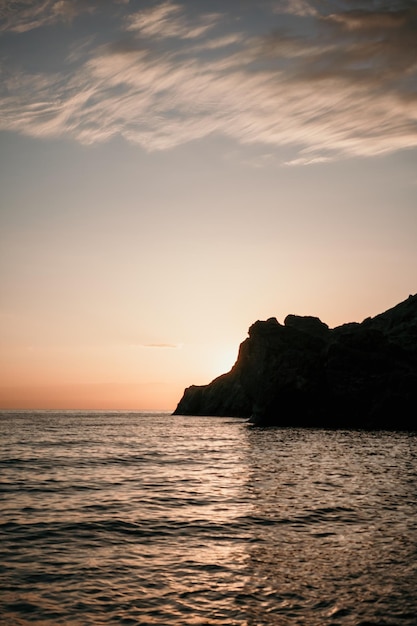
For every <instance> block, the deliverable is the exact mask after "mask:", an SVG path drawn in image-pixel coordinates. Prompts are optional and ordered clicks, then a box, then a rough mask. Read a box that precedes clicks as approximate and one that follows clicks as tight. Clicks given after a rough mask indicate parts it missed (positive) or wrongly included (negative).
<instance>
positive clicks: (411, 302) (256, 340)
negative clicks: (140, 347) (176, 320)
mask: <svg viewBox="0 0 417 626" xmlns="http://www.w3.org/2000/svg"><path fill="white" fill-rule="evenodd" d="M174 414H176V415H213V416H240V417H248V418H250V420H251V422H253V423H254V424H255V425H259V426H315V427H326V428H368V429H369V428H378V429H380V428H383V429H401V430H417V294H416V295H413V296H409V298H408V299H407V300H405V301H404V302H401V303H400V304H398V305H397V306H395V307H393V308H392V309H389V310H388V311H386V312H385V313H381V314H380V315H377V316H376V317H373V318H367V319H365V320H364V321H363V322H362V323H356V322H354V323H350V324H344V325H342V326H338V327H336V328H333V329H330V328H329V327H328V326H327V325H326V324H324V323H323V322H322V321H321V320H320V319H318V318H317V317H310V316H298V315H288V316H287V317H286V318H285V320H284V324H283V325H282V324H280V323H279V322H278V321H277V320H276V318H270V319H268V320H266V321H257V322H255V323H254V324H252V326H251V327H250V328H249V337H248V338H247V339H246V340H245V341H243V343H241V345H240V348H239V354H238V358H237V361H236V363H235V365H234V366H233V367H232V369H231V370H230V372H228V373H227V374H223V375H222V376H219V377H218V378H216V379H215V380H213V381H212V382H211V383H209V384H208V385H201V386H196V385H193V386H191V387H188V388H187V389H186V390H185V392H184V395H183V397H182V399H181V400H180V402H179V404H178V406H177V408H176V410H175V412H174Z"/></svg>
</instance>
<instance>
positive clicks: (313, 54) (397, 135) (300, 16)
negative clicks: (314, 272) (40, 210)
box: [0, 0, 417, 165]
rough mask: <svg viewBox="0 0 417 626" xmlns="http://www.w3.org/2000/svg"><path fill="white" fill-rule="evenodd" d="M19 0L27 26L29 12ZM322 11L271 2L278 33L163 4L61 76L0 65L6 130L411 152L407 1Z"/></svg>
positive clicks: (312, 158) (415, 123) (416, 29)
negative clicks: (223, 138)
mask: <svg viewBox="0 0 417 626" xmlns="http://www.w3.org/2000/svg"><path fill="white" fill-rule="evenodd" d="M69 1H70V0H67V2H68V3H69ZM21 4H23V5H24V6H25V7H26V8H25V9H24V10H23V13H24V12H25V11H26V12H27V15H26V18H25V19H26V20H29V13H30V10H29V9H30V8H31V9H32V13H33V11H34V7H33V6H32V3H30V2H28V1H27V2H22V3H21ZM57 4H59V3H58V2H52V0H49V1H46V0H45V2H43V3H37V5H38V9H39V11H40V13H38V14H37V15H38V18H36V17H35V15H34V14H33V15H32V18H33V20H35V19H39V20H41V19H43V20H44V23H46V21H45V20H47V16H48V15H49V18H48V19H50V20H51V19H52V13H51V11H52V8H53V7H55V11H56V10H57V8H56V5H57ZM64 4H65V2H64ZM71 4H73V5H74V6H76V5H77V3H75V2H74V3H71ZM5 6H6V3H5V2H3V3H1V4H0V7H1V8H2V9H4V8H5ZM129 6H130V5H129ZM274 6H275V8H276V7H277V5H274ZM320 6H321V7H323V3H320ZM324 6H325V7H327V12H325V11H323V9H322V10H321V12H320V13H318V8H317V6H316V3H314V2H308V1H307V0H297V1H292V2H290V1H288V2H286V3H282V4H281V3H279V4H278V7H279V8H280V11H281V12H285V13H287V14H289V19H290V22H289V23H288V21H286V22H285V28H284V26H283V23H281V20H280V17H279V15H280V13H275V14H273V13H271V14H270V16H269V22H268V24H274V22H273V20H274V19H276V23H275V25H274V27H273V28H271V27H270V26H269V27H268V29H267V30H265V31H264V32H263V33H258V34H257V35H256V37H255V36H254V35H253V34H252V32H251V30H250V29H249V28H248V27H246V29H245V26H244V24H243V22H242V21H240V22H239V29H237V26H236V25H235V21H233V20H232V19H226V18H230V16H223V17H224V19H220V16H219V15H217V14H210V13H201V12H200V13H198V14H197V15H195V11H194V13H193V14H191V13H190V12H187V10H186V9H187V5H185V4H179V3H178V4H174V3H170V2H162V3H157V4H155V5H153V6H152V7H151V8H148V9H146V10H145V9H144V10H142V11H136V12H134V13H132V14H130V15H127V16H125V17H124V19H123V21H122V22H121V24H122V26H121V27H120V29H119V35H118V38H117V39H114V40H113V41H112V42H109V44H107V45H101V46H100V47H97V48H95V49H93V48H91V47H90V48H89V56H88V57H83V59H82V61H80V62H78V64H77V65H75V67H73V66H70V65H69V66H68V68H67V69H66V72H65V74H64V75H62V74H59V75H58V74H42V73H38V74H37V75H35V74H29V73H27V72H25V71H24V70H20V71H17V70H11V69H10V67H7V69H6V68H5V67H3V77H2V78H3V90H2V94H1V97H0V126H1V128H6V129H12V130H16V131H18V132H23V133H27V134H29V135H34V136H44V137H48V136H59V135H69V136H72V137H73V138H75V139H76V140H78V141H81V142H84V143H93V142H97V141H103V140H106V139H108V138H109V137H112V136H114V135H122V136H123V137H125V138H126V139H127V140H128V141H130V142H133V143H138V144H140V145H141V146H142V147H144V148H146V149H149V150H158V149H159V150H161V149H162V150H164V149H168V148H172V147H174V146H176V145H179V144H181V143H184V142H187V141H192V140H195V139H199V138H202V137H205V136H207V135H209V134H211V133H218V134H223V135H226V136H228V137H231V138H233V139H235V140H236V141H238V142H240V143H256V144H264V145H266V146H269V148H268V150H270V149H271V147H272V148H273V147H274V146H281V145H292V146H295V147H296V148H297V149H298V156H297V157H296V158H295V159H294V160H293V161H291V164H293V165H296V164H307V163H314V162H323V161H324V160H328V159H331V158H340V157H341V156H345V155H347V156H351V155H361V156H368V155H376V154H382V153H388V152H392V151H395V150H398V149H402V148H407V147H412V146H414V147H415V146H417V60H416V59H417V8H416V5H415V3H412V2H400V1H399V2H396V3H392V2H391V3H388V2H387V3H386V7H385V8H384V2H381V3H379V8H378V10H375V9H374V8H373V6H374V3H370V2H362V3H361V2H359V1H355V2H353V0H352V2H348V1H347V0H346V1H345V2H344V3H339V2H329V3H326V4H325V5H324ZM41 7H42V10H41ZM338 7H341V8H338ZM62 10H63V8H62ZM28 12H29V13H28ZM3 13H4V11H2V12H0V15H2V16H3ZM274 15H275V17H274ZM266 17H267V16H266ZM32 18H31V19H32ZM291 20H292V21H291ZM23 23H24V20H23V16H22V21H21V27H20V29H21V30H20V31H19V32H23V30H22V29H23V26H22V24H23ZM26 23H28V21H26ZM32 23H34V21H33V22H32ZM224 24H226V25H227V27H228V30H227V32H226V31H225V27H224ZM10 28H11V30H13V29H14V30H15V31H16V26H15V27H10Z"/></svg>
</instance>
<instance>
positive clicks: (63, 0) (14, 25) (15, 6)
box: [0, 0, 94, 33]
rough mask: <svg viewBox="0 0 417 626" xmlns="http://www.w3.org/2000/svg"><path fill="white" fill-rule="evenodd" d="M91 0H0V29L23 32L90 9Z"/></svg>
mask: <svg viewBox="0 0 417 626" xmlns="http://www.w3.org/2000/svg"><path fill="white" fill-rule="evenodd" d="M93 4H94V3H93V2H92V0H84V1H83V0H0V30H8V31H11V32H16V33H24V32H27V31H29V30H33V29H35V28H40V27H42V26H48V25H51V24H54V23H55V22H57V21H59V20H71V19H72V18H74V17H75V16H76V15H78V14H79V13H81V12H84V11H91V10H92V7H93Z"/></svg>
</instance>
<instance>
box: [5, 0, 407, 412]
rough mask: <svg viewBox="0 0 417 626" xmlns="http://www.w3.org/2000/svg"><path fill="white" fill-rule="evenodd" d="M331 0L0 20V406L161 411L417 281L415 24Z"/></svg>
mask: <svg viewBox="0 0 417 626" xmlns="http://www.w3.org/2000/svg"><path fill="white" fill-rule="evenodd" d="M336 4H337V3H329V5H328V6H327V5H326V7H325V6H324V5H320V6H319V4H318V3H316V2H313V0H311V1H309V0H297V1H295V0H288V1H286V2H277V3H271V4H268V3H263V4H262V6H260V5H256V6H255V3H252V4H251V3H238V2H235V1H234V0H233V1H231V2H230V3H227V4H226V3H224V2H218V1H216V0H214V1H213V0H212V1H211V2H205V1H204V0H202V1H201V2H199V3H195V2H192V3H191V2H169V1H167V2H159V1H157V0H156V1H154V2H144V3H140V7H139V5H138V4H134V3H121V2H116V1H114V2H108V3H104V4H103V3H100V2H98V1H97V0H86V2H85V3H76V2H71V0H69V1H68V2H66V3H62V2H58V0H51V2H48V3H44V4H42V7H41V8H39V6H38V5H36V3H34V2H30V1H28V2H27V3H26V4H25V8H24V9H23V8H22V5H21V4H20V3H8V4H7V6H5V8H3V14H2V20H1V21H0V38H2V47H1V49H2V56H1V60H2V63H1V64H0V68H1V72H2V84H3V85H4V86H5V91H4V92H2V93H1V94H0V111H1V115H0V159H1V161H0V195H1V205H0V208H1V211H0V220H1V223H0V237H1V241H0V294H1V299H0V319H1V324H0V377H1V378H0V380H1V382H0V408H81V409H82V408H95V409H132V410H141V409H142V410H146V409H153V410H173V409H174V408H175V406H176V403H177V402H178V400H179V399H180V397H181V395H182V392H183V389H184V387H186V386H189V385H191V384H203V383H206V382H209V381H210V380H211V379H212V378H214V377H215V376H217V375H219V374H221V373H223V372H225V371H227V370H228V369H230V367H231V365H232V364H233V362H234V360H235V358H236V355H237V350H238V346H239V343H240V342H241V341H243V340H244V339H245V337H246V333H247V330H248V327H249V326H250V324H252V323H253V322H254V321H255V320H257V319H266V318H268V317H271V316H276V317H277V318H278V320H279V321H281V322H282V321H283V319H284V318H285V316H286V315H287V314H288V313H296V314H300V315H317V316H319V317H320V318H321V319H322V320H323V321H325V322H326V323H328V324H329V325H330V326H335V325H338V324H341V323H344V322H348V321H361V320H362V319H364V318H365V317H367V316H369V315H376V314H377V313H379V312H382V311H383V310H386V309H387V308H390V307H391V306H394V305H395V304H396V303H397V302H399V301H401V300H404V299H405V298H407V297H408V295H409V294H410V293H415V292H416V291H417V289H416V284H417V280H416V279H417V202H416V199H417V193H416V189H417V187H416V184H417V178H416V172H417V168H416V164H417V132H416V126H415V121H416V116H415V111H416V107H415V105H416V102H415V93H416V86H417V79H416V65H415V58H416V53H417V48H416V42H417V32H416V10H415V7H414V8H413V6H412V5H410V3H407V2H399V3H398V6H397V5H396V6H395V7H393V6H392V3H389V2H388V0H387V2H384V1H382V2H381V3H379V5H378V7H377V8H375V6H374V3H372V2H370V1H367V0H363V1H362V0H361V1H360V2H359V4H360V6H358V2H357V1H355V2H349V1H347V2H346V3H344V6H343V7H341V6H339V7H338V6H336ZM358 8H360V9H361V11H359V12H358Z"/></svg>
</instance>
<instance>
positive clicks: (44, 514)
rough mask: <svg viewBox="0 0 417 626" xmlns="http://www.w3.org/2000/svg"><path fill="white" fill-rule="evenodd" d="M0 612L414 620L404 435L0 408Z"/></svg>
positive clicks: (31, 620) (416, 450)
mask: <svg viewBox="0 0 417 626" xmlns="http://www.w3.org/2000/svg"><path fill="white" fill-rule="evenodd" d="M0 442H1V443H0V446H1V479H2V491H1V519H0V532H1V541H0V553H1V554H0V623H1V624H3V625H5V626H15V625H16V626H22V625H28V624H42V625H54V626H55V625H61V624H62V625H65V626H75V625H79V626H87V625H90V624H94V625H102V624H115V625H116V624H123V625H129V626H130V625H148V624H149V625H161V626H162V625H163V626H167V625H170V624H178V625H181V626H184V625H193V626H197V625H201V626H203V625H204V626H211V625H213V626H215V625H222V626H224V625H227V626H233V625H247V626H257V625H274V626H275V625H277V626H287V625H288V626H290V625H291V626H292V625H296V624H305V625H306V626H315V625H317V626H324V625H329V626H330V625H332V626H336V625H338V624H339V625H341V626H348V625H355V626H357V625H362V626H365V625H366V626H370V625H377V624H378V625H390V626H392V625H404V626H405V625H407V626H415V625H417V436H416V435H415V434H410V433H408V434H407V433H401V432H361V431H329V430H319V429H317V430H316V429H312V430H302V429H290V428H289V429H272V430H265V429H258V428H253V427H250V426H249V425H248V424H246V423H245V421H244V420H240V419H230V418H204V417H180V416H176V417H171V416H169V415H167V414H140V413H81V412H66V413H63V412H60V413H58V412H20V413H7V412H2V413H0Z"/></svg>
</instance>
